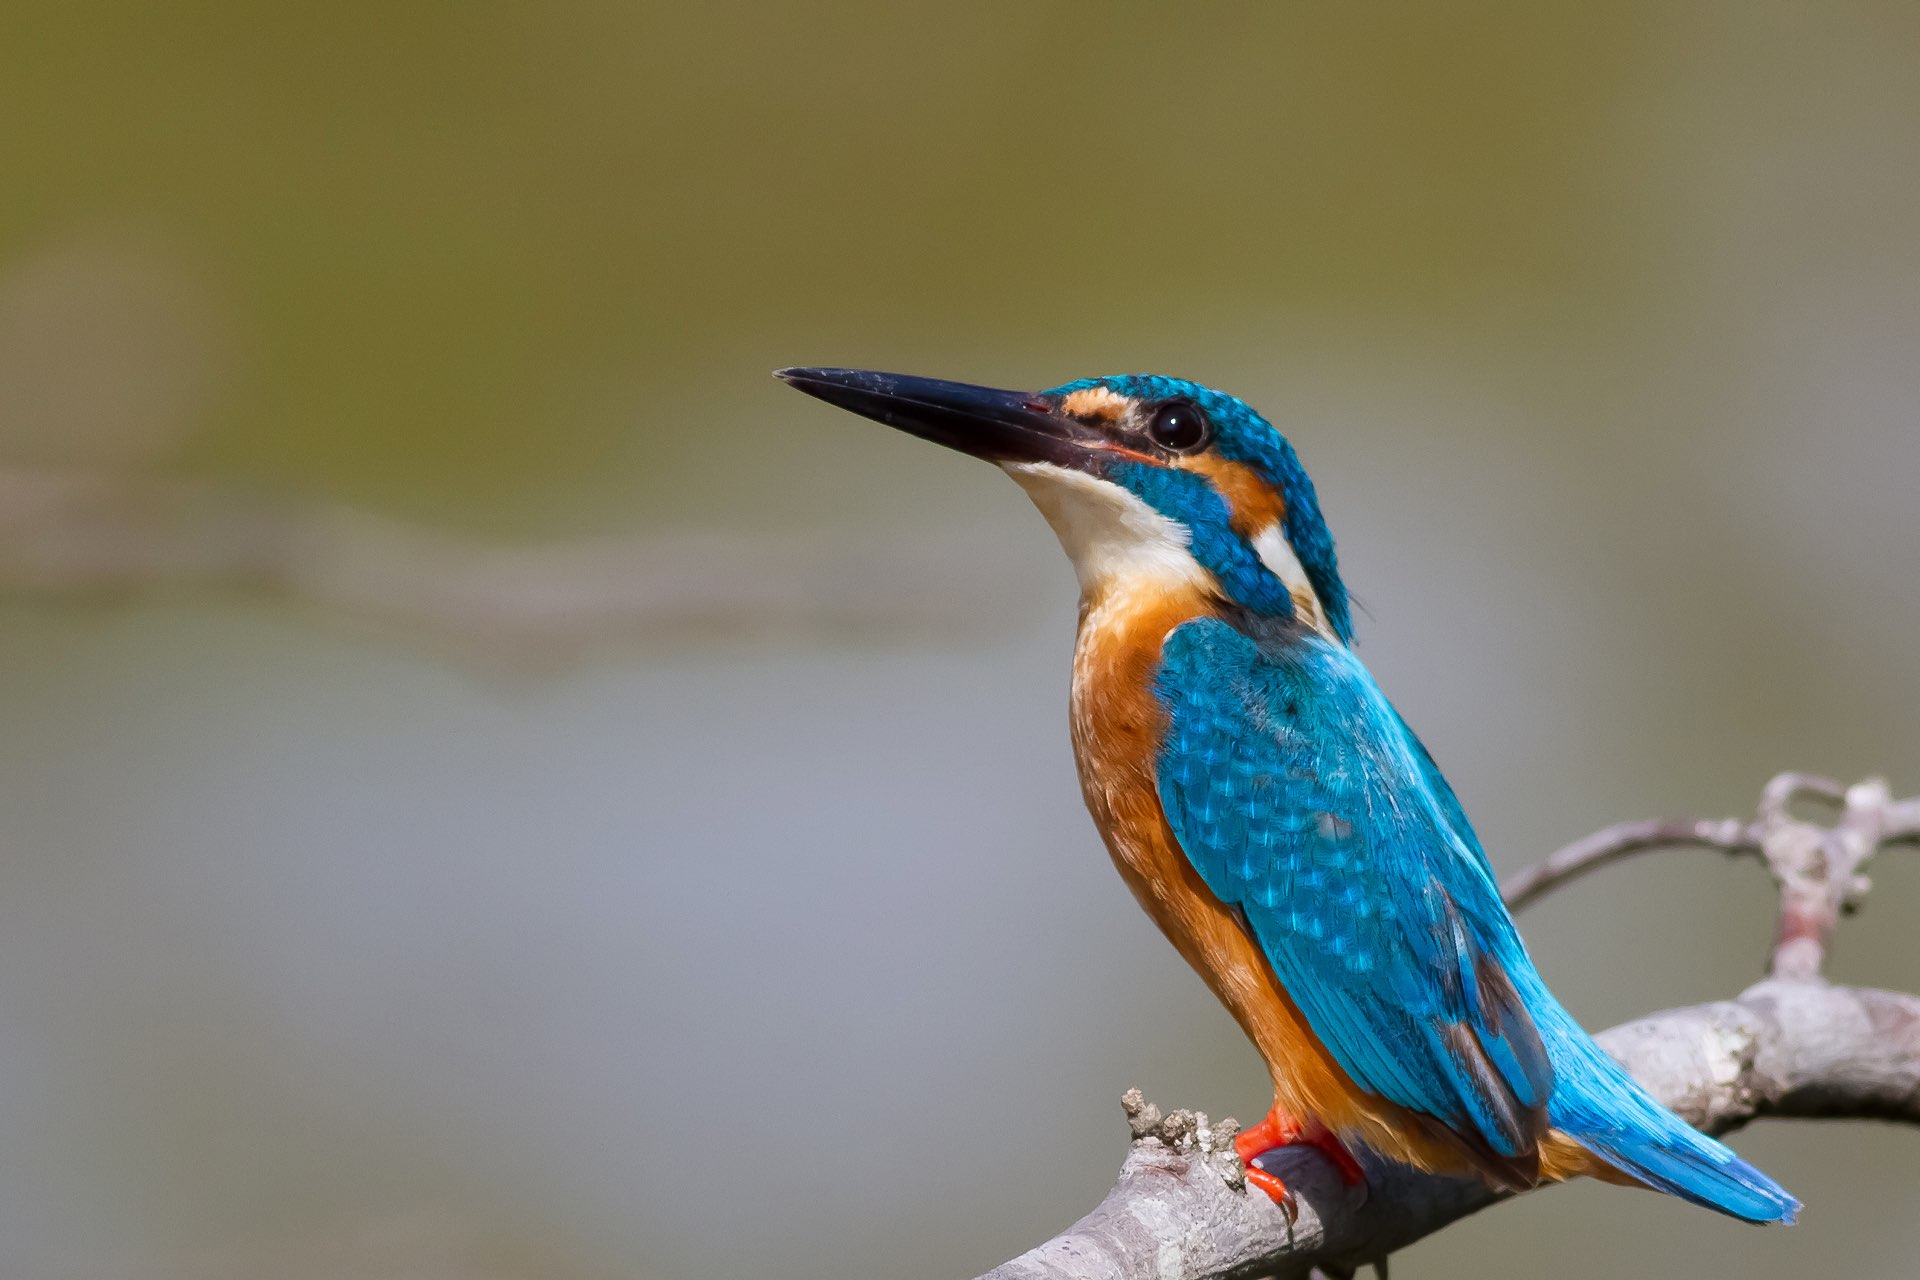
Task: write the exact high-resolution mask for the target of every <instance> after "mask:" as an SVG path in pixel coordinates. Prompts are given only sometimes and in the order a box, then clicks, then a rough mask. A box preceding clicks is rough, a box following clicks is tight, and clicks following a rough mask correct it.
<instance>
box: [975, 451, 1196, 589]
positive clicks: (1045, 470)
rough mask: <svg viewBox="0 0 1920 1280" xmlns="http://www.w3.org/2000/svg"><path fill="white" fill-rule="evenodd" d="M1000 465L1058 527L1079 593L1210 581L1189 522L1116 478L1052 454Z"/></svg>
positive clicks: (1178, 585) (1188, 585)
mask: <svg viewBox="0 0 1920 1280" xmlns="http://www.w3.org/2000/svg"><path fill="white" fill-rule="evenodd" d="M1003 469H1004V470H1005V471H1006V473H1007V474H1008V475H1010V476H1012V477H1013V480H1014V483H1016V484H1018V485H1019V486H1020V487H1021V488H1022V489H1025V490H1026V491H1027V496H1028V497H1030V498H1032V499H1033V505H1034V506H1036V507H1039V508H1040V514H1041V515H1043V516H1045V517H1046V518H1047V523H1048V524H1050V525H1052V526H1053V531H1054V533H1056V534H1057V535H1059V538H1060V545H1061V546H1062V547H1064V548H1066V552H1067V556H1068V557H1069V558H1070V559H1071V560H1072V561H1073V569H1074V572H1075V573H1076V574H1077V575H1078V576H1079V578H1080V591H1081V593H1082V594H1083V595H1086V596H1094V595H1098V594H1101V593H1102V592H1104V591H1107V590H1109V589H1112V588H1119V589H1121V590H1123V591H1128V592H1131V591H1133V590H1135V589H1137V588H1140V587H1149V586H1152V587H1173V588H1191V587H1199V588H1201V589H1207V588H1210V587H1211V586H1212V585H1213V575H1212V574H1210V573H1208V572H1207V571H1206V570H1205V569H1204V568H1202V567H1201V565H1200V562H1199V561H1198V560H1195V559H1194V558H1193V552H1192V551H1191V550H1190V549H1189V543H1190V541H1191V539H1190V537H1189V535H1188V533H1187V527H1186V526H1185V525H1183V524H1181V523H1180V522H1179V521H1178V520H1170V519H1168V518H1167V517H1166V516H1163V515H1161V514H1160V513H1159V512H1158V511H1155V510H1154V509H1153V508H1152V507H1150V506H1148V505H1147V504H1146V503H1144V502H1142V501H1141V500H1140V499H1139V498H1137V497H1135V496H1134V495H1133V494H1131V493H1129V492H1127V491H1126V490H1125V489H1123V488H1121V487H1120V486H1119V485H1117V484H1114V483H1112V482H1111V481H1108V480H1102V479H1100V478H1098V477H1097V476H1090V475H1088V474H1087V473H1086V472H1084V471H1075V470H1072V469H1071V468H1068V467H1059V466H1055V465H1054V464H1052V463H1050V462H1011V463H1007V464H1006V465H1005V467H1004V468H1003Z"/></svg>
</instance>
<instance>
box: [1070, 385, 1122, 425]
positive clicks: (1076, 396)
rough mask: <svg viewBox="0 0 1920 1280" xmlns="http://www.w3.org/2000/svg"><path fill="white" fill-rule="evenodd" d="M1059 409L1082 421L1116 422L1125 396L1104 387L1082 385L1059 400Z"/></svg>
mask: <svg viewBox="0 0 1920 1280" xmlns="http://www.w3.org/2000/svg"><path fill="white" fill-rule="evenodd" d="M1060 408H1061V411H1062V412H1064V413H1066V414H1068V415H1070V416H1072V417H1075V418H1079V419H1081V420H1082V421H1088V422H1118V421H1119V420H1120V415H1121V414H1123V413H1125V412H1126V411H1127V398H1126V397H1125V396H1123V395H1120V394H1118V393H1117V392H1113V391H1109V390H1107V389H1106V388H1105V387H1082V388H1081V389H1080V390H1078V391H1075V392H1072V393H1071V394H1069V395H1068V396H1067V397H1066V398H1065V399H1063V400H1061V401H1060Z"/></svg>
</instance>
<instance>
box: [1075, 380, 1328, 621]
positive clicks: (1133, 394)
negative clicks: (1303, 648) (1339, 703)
mask: <svg viewBox="0 0 1920 1280" xmlns="http://www.w3.org/2000/svg"><path fill="white" fill-rule="evenodd" d="M1092 387H1104V388H1106V389H1107V390H1109V391H1112V392H1114V393H1115V394H1117V395H1122V396H1126V397H1128V398H1130V399H1135V400H1147V401H1153V400H1172V399H1184V400H1191V401H1193V402H1194V403H1195V404H1197V405H1199V406H1200V408H1201V409H1202V410H1203V411H1205V413H1206V415H1207V418H1208V420H1209V421H1210V422H1211V423H1212V424H1213V430H1214V442H1213V446H1212V447H1213V449H1214V450H1215V451H1216V452H1218V453H1219V455H1220V456H1221V457H1223V458H1227V459H1229V460H1231V461H1233V462H1238V463H1242V464H1244V465H1246V466H1247V467H1249V468H1251V469H1252V470H1253V471H1254V472H1255V473H1256V474H1258V475H1259V476H1260V477H1261V478H1262V479H1263V480H1265V481H1266V482H1267V483H1268V484H1269V485H1271V486H1273V488H1274V489H1276V490H1277V491H1278V492H1279V493H1280V495H1281V498H1282V500H1283V501H1284V502H1285V504H1286V512H1287V515H1286V524H1285V532H1286V535H1287V541H1288V542H1289V543H1291V544H1292V545H1293V551H1294V555H1296V556H1297V557H1298V558H1299V560H1300V566H1301V568H1303V569H1305V570H1306V573H1307V579H1308V581H1310V582H1311V583H1312V584H1313V589H1314V592H1315V594H1317V595H1318V596H1319V597H1320V604H1321V607H1322V608H1323V609H1324V610H1325V611H1326V615H1327V622H1328V624H1329V625H1330V626H1331V627H1332V628H1333V631H1334V634H1336V635H1338V636H1339V637H1340V638H1341V639H1342V640H1343V641H1351V640H1352V638H1353V621H1352V615H1351V611H1350V609H1349V606H1348V602H1347V589H1346V586H1345V584H1344V583H1343V582H1342V581H1341V580H1340V566H1339V561H1338V559H1337V558H1336V557H1335V555H1334V550H1333V535H1332V534H1330V533H1329V532H1327V523H1326V521H1325V520H1324V519H1323V518H1322V517H1321V515H1320V502H1319V499H1318V498H1317V497H1316V495H1315V494H1314V491H1313V481H1312V480H1310V479H1309V478H1308V477H1307V472H1306V468H1304V467H1302V466H1301V465H1300V459H1299V457H1298V456H1297V455H1296V454H1295V453H1294V451H1293V446H1292V445H1291V444H1289V443H1287V439H1286V437H1285V436H1282V435H1281V434H1280V433H1279V432H1278V431H1275V430H1274V429H1273V426H1272V424H1271V423H1269V422H1268V421H1267V420H1266V419H1265V418H1263V417H1261V416H1260V415H1259V414H1258V413H1255V412H1254V411H1253V409H1252V408H1251V407H1249V406H1248V405H1247V404H1246V403H1245V402H1244V401H1242V400H1240V399H1238V398H1237V397H1234V396H1230V395H1228V394H1226V393H1225V392H1224V391H1215V390H1213V389H1212V388H1210V387H1203V386H1201V385H1200V384H1199V383H1197V382H1189V381H1187V380H1186V379H1184V378H1166V377H1161V376H1158V375H1156V374H1126V375H1123V376H1120V377H1110V378H1082V379H1080V380H1079V381H1077V382H1069V383H1066V384H1065V385H1063V386H1058V387H1054V388H1052V389H1051V390H1050V391H1048V392H1047V394H1048V395H1069V394H1071V393H1073V392H1075V391H1083V390H1087V389H1089V388H1092ZM1155 476H1157V477H1159V479H1157V480H1155V479H1153V477H1155ZM1179 477H1187V479H1185V480H1183V479H1180V478H1179ZM1108 478H1109V479H1112V480H1114V481H1116V482H1117V483H1120V484H1124V485H1126V486H1127V487H1128V488H1129V489H1132V490H1133V492H1135V493H1136V494H1138V495H1139V496H1140V497H1141V498H1142V499H1144V500H1145V501H1147V502H1148V503H1149V504H1150V505H1152V506H1154V507H1155V509H1156V510H1159V511H1160V512H1161V513H1162V514H1165V515H1168V516H1171V517H1172V518H1174V519H1176V520H1182V521H1184V522H1185V523H1187V525H1188V526H1189V527H1190V528H1192V529H1193V530H1194V546H1195V558H1197V559H1200V562H1201V563H1202V564H1203V565H1206V567H1207V568H1208V569H1209V570H1210V571H1212V572H1213V573H1214V574H1215V576H1216V577H1220V576H1221V575H1220V570H1219V569H1217V568H1215V566H1214V564H1210V563H1208V561H1207V560H1206V559H1204V558H1202V553H1203V552H1206V553H1208V554H1217V555H1219V556H1220V563H1222V564H1223V565H1225V566H1226V567H1227V568H1228V571H1229V572H1230V573H1235V574H1236V575H1237V576H1236V577H1235V578H1234V579H1233V580H1232V581H1229V580H1228V578H1226V577H1221V582H1222V585H1224V586H1226V587H1227V589H1228V590H1229V591H1233V592H1235V598H1236V599H1238V600H1239V601H1240V603H1241V604H1243V605H1245V606H1247V607H1248V608H1250V609H1253V610H1255V611H1256V612H1270V611H1275V610H1277V611H1279V612H1282V613H1284V612H1290V611H1291V604H1290V603H1287V602H1282V601H1277V600H1275V599H1274V598H1273V596H1272V594H1271V593H1272V591H1273V590H1274V586H1273V584H1274V583H1277V582H1278V580H1277V579H1275V578H1274V577H1273V575H1272V574H1271V573H1270V572H1268V571H1267V570H1266V566H1264V565H1262V564H1261V563H1260V561H1259V557H1258V556H1253V555H1251V553H1250V552H1249V555H1248V557H1247V558H1248V559H1250V560H1251V562H1252V566H1253V569H1255V570H1258V572H1247V573H1245V574H1239V570H1240V569H1241V568H1243V566H1242V565H1241V563H1240V561H1239V558H1238V553H1237V552H1232V551H1230V550H1229V549H1227V548H1225V546H1224V544H1226V543H1228V542H1232V543H1237V544H1238V545H1239V546H1241V547H1245V546H1246V543H1245V542H1244V540H1242V539H1240V538H1239V536H1238V535H1237V534H1235V533H1234V532H1233V530H1232V528H1231V527H1230V526H1228V525H1227V523H1226V505H1225V503H1224V502H1221V503H1220V504H1219V505H1218V507H1217V509H1213V508H1208V507H1206V505H1205V504H1204V502H1203V500H1201V499H1200V498H1198V497H1196V496H1195V495H1194V494H1193V493H1192V491H1191V485H1190V484H1189V483H1188V481H1189V480H1191V481H1198V482H1199V485H1200V487H1201V488H1204V489H1207V490H1208V491H1211V486H1210V485H1207V484H1206V482H1205V481H1204V480H1203V479H1201V477H1198V476H1192V475H1190V474H1189V473H1185V472H1173V471H1170V470H1168V469H1167V468H1161V467H1150V466H1144V465H1141V464H1122V465H1121V466H1118V467H1115V468H1113V469H1112V471H1111V472H1110V473H1109V476H1108ZM1216 497H1217V495H1216ZM1162 502H1166V503H1167V504H1168V505H1165V506H1163V505H1161V503H1162ZM1242 587H1244V588H1246V589H1248V590H1249V591H1250V592H1251V593H1252V594H1253V596H1254V597H1255V598H1246V597H1241V596H1239V595H1238V590H1239V589H1240V588H1242ZM1280 593H1281V595H1282V596H1283V597H1284V595H1285V589H1284V587H1282V588H1280ZM1263 605H1269V606H1272V608H1271V609H1270V608H1267V607H1263Z"/></svg>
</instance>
